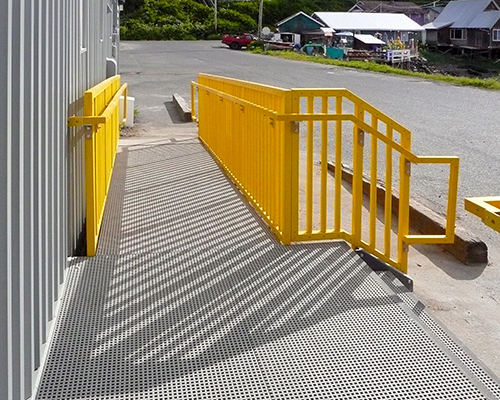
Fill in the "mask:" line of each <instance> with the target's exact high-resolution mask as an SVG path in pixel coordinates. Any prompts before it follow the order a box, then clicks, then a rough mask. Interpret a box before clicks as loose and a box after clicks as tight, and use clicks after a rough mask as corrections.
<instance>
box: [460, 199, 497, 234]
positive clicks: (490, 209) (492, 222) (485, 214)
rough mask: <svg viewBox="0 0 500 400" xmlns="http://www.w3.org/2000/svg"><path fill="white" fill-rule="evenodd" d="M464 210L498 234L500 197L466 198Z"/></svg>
mask: <svg viewBox="0 0 500 400" xmlns="http://www.w3.org/2000/svg"><path fill="white" fill-rule="evenodd" d="M465 209H466V210H467V211H469V212H471V213H472V214H474V215H477V216H478V217H479V218H481V220H482V221H483V222H484V224H485V225H486V226H489V227H490V228H492V229H494V230H496V231H497V232H500V196H493V197H468V198H466V199H465Z"/></svg>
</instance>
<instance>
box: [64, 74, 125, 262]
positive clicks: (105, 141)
mask: <svg viewBox="0 0 500 400" xmlns="http://www.w3.org/2000/svg"><path fill="white" fill-rule="evenodd" d="M127 95H128V88H127V84H124V85H123V86H121V87H120V76H119V75H117V76H113V77H111V78H108V79H106V80H105V81H103V82H101V83H99V84H98V85H96V86H94V87H92V88H91V89H89V90H87V91H86V92H85V93H84V95H83V115H82V116H73V117H70V118H69V120H68V126H83V129H84V134H85V192H86V193H85V195H86V236H87V238H86V239H87V256H94V255H95V252H96V250H97V242H98V238H99V230H100V227H101V222H102V217H103V213H104V206H105V204H106V199H107V195H108V189H109V184H110V182H111V176H112V172H113V166H114V162H115V158H116V151H117V147H118V139H119V138H120V126H121V125H123V124H124V123H125V120H126V118H127V101H126V99H127ZM121 96H124V99H125V100H124V101H123V104H124V112H123V115H124V117H123V120H122V121H120V120H119V118H120V117H119V108H120V97H121Z"/></svg>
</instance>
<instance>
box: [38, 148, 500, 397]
mask: <svg viewBox="0 0 500 400" xmlns="http://www.w3.org/2000/svg"><path fill="white" fill-rule="evenodd" d="M103 229H104V230H103V232H102V234H101V239H100V247H99V251H98V255H97V256H96V257H94V258H92V259H88V258H79V259H74V260H73V261H72V263H71V265H70V268H69V273H68V278H67V286H66V292H65V297H64V299H63V302H62V305H61V309H60V313H59V316H58V319H57V322H56V326H55V332H54V339H53V342H52V346H51V349H50V352H49V356H48V359H47V364H46V367H45V371H44V374H43V377H42V381H41V385H40V389H39V393H38V399H39V400H41V399H54V400H55V399H267V398H272V399H494V398H500V387H499V385H498V384H497V382H496V381H495V380H494V378H493V377H491V376H490V375H489V374H488V373H487V372H485V370H484V369H483V368H482V367H481V366H480V364H479V363H477V362H476V361H475V360H474V359H473V358H472V357H471V356H469V355H468V353H467V352H466V351H465V350H463V349H462V348H461V347H460V346H459V345H458V344H456V343H455V342H454V341H453V340H452V339H451V338H450V336H449V335H448V334H447V333H446V332H445V331H444V330H443V329H442V328H441V327H440V326H439V325H438V324H436V323H435V322H434V321H433V320H432V318H431V317H430V316H429V315H428V314H427V313H426V312H425V310H424V309H423V307H422V305H421V303H419V302H418V301H416V300H415V299H414V298H413V296H411V295H410V294H409V293H407V291H406V290H405V288H404V287H402V286H401V285H399V284H398V282H397V281H395V280H394V279H393V278H392V276H391V275H390V274H388V273H380V274H377V273H375V272H373V271H372V270H371V269H370V268H369V267H368V266H367V265H366V264H365V263H364V261H362V260H361V259H360V258H359V257H358V256H357V255H356V253H354V252H353V251H351V250H350V248H349V247H348V246H347V245H346V244H345V243H340V242H336V243H318V244H308V245H293V246H288V247H285V246H282V245H280V244H279V243H278V242H277V241H276V240H275V239H274V237H273V236H272V234H271V233H270V232H269V230H268V229H267V227H266V226H265V225H264V224H263V223H262V222H261V220H260V219H259V218H258V217H257V216H256V214H255V213H254V212H253V210H252V209H251V208H250V207H249V206H248V205H247V204H246V203H245V201H244V200H243V199H242V197H241V196H240V194H239V193H238V191H237V190H235V188H234V187H233V186H232V184H231V183H230V182H229V181H228V180H227V179H226V178H225V176H224V175H223V174H222V173H221V171H220V170H219V168H218V167H217V165H216V164H215V163H214V161H213V160H212V159H211V157H210V156H209V155H208V154H207V153H206V151H205V150H204V149H203V147H202V146H201V145H200V144H198V143H197V142H195V141H192V142H180V143H169V144H161V145H154V146H142V147H139V146H138V147H135V148H134V147H130V148H126V149H125V150H124V151H123V152H122V153H120V154H119V156H118V160H117V166H116V170H115V174H114V177H113V183H112V189H111V193H110V196H109V202H108V205H107V209H106V214H105V220H104V228H103Z"/></svg>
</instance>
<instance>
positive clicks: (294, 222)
mask: <svg viewBox="0 0 500 400" xmlns="http://www.w3.org/2000/svg"><path fill="white" fill-rule="evenodd" d="M286 96H287V97H288V100H287V104H288V106H287V109H286V110H285V113H290V114H293V113H298V112H300V97H299V96H298V95H297V96H296V95H294V94H293V92H288V93H287V95H286ZM287 125H288V127H289V128H288V129H290V136H291V154H290V159H291V230H292V233H291V236H292V240H295V239H296V238H297V237H298V234H299V123H298V122H296V121H293V122H288V123H287Z"/></svg>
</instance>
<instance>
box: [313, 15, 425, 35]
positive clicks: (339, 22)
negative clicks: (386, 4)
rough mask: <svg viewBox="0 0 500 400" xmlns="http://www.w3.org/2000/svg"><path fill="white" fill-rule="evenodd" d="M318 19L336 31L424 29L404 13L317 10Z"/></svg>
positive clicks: (412, 30)
mask: <svg viewBox="0 0 500 400" xmlns="http://www.w3.org/2000/svg"><path fill="white" fill-rule="evenodd" d="M313 18H316V19H318V20H319V21H321V22H323V23H324V24H325V25H327V26H329V27H330V28H333V29H335V30H336V31H339V30H342V31H356V30H360V31H408V32H417V31H423V30H424V29H423V28H422V27H421V26H420V25H419V24H417V23H416V22H415V21H412V20H411V19H410V18H408V17H407V16H406V15H404V14H385V13H356V12H354V13H350V12H315V13H314V14H313Z"/></svg>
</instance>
